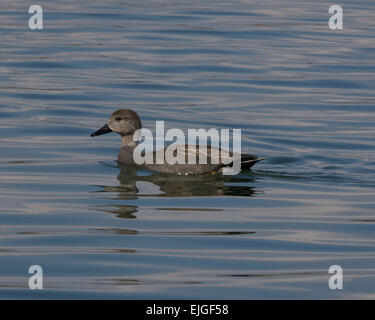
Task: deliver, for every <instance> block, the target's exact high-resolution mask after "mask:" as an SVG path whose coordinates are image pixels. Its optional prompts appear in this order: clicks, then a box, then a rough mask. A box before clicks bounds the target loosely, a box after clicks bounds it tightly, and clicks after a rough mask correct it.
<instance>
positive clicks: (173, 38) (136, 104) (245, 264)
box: [0, 0, 375, 299]
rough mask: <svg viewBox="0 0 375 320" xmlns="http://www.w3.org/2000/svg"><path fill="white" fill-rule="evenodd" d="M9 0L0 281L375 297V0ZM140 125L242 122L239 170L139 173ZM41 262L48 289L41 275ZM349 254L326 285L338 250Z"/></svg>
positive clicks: (11, 290) (1, 76)
mask: <svg viewBox="0 0 375 320" xmlns="http://www.w3.org/2000/svg"><path fill="white" fill-rule="evenodd" d="M38 4H40V5H41V6H42V7H43V9H44V14H45V15H44V30H43V31H31V30H29V29H28V27H27V23H28V17H29V15H28V13H27V11H28V5H29V4H25V3H24V1H15V0H12V1H10V0H3V1H2V9H1V12H0V17H1V20H0V21H1V27H0V28H1V33H0V40H1V49H0V96H1V101H0V150H1V156H0V179H1V180H0V203H1V206H0V297H1V298H27V299H28V298H73V299H75V298H125V299H127V298H132V299H137V298H147V299H154V298H159V299H164V298H176V299H178V298H193V299H196V298H221V299H252V298H259V299H268V298H303V299H305V298H329V299H331V298H375V293H374V284H375V255H374V251H375V250H374V249H375V246H374V245H375V236H374V234H375V233H374V231H375V224H374V221H375V211H374V209H375V197H374V190H375V171H374V165H375V148H374V147H375V129H374V122H375V108H374V103H375V82H374V80H375V76H374V71H375V69H374V54H375V32H374V31H375V24H374V12H375V11H374V10H375V7H374V6H373V2H372V1H354V0H350V1H349V0H348V1H340V5H342V6H343V9H344V30H341V31H339V30H337V31H333V30H329V28H328V24H327V22H328V19H329V16H330V15H329V14H328V7H329V5H330V4H328V3H327V2H326V1H301V0H298V1H297V0H295V1H283V3H282V4H280V3H279V1H275V0H266V1H264V0H262V1H240V0H237V1H220V0H215V1H196V0H193V1H188V2H187V1H143V2H139V1H119V0H110V1H106V2H105V4H104V3H103V2H102V1H99V0H93V1H87V2H85V1H81V2H78V3H77V2H76V1H71V0H67V1H56V2H54V3H51V2H50V1H42V0H41V1H39V2H38ZM124 107H126V108H131V109H133V110H135V111H137V112H138V113H139V114H140V116H141V118H142V121H143V125H144V127H146V128H150V129H154V127H155V120H164V121H166V126H167V127H168V128H174V127H176V128H180V129H182V130H184V131H185V132H186V130H187V129H188V128H206V129H209V128H217V129H221V128H242V141H243V144H242V149H243V150H244V151H245V152H249V153H251V154H255V155H258V156H262V157H263V156H265V157H267V160H266V161H263V162H261V163H259V164H257V165H256V166H255V167H254V170H253V171H252V172H250V173H249V172H247V173H241V174H240V175H238V176H235V177H217V176H209V177H202V176H198V177H193V176H188V177H175V176H163V175H158V174H151V173H148V172H139V173H137V174H129V173H127V172H126V170H124V169H123V170H121V168H119V167H118V166H117V164H116V162H115V160H116V156H117V152H118V148H119V145H120V139H119V137H118V136H116V135H115V134H109V135H106V136H102V137H97V138H95V139H93V138H90V137H89V134H90V133H91V132H92V131H94V130H96V129H98V128H99V127H100V126H101V125H103V124H104V123H105V122H106V120H107V118H108V116H109V115H110V113H111V112H112V111H114V110H116V109H119V108H124ZM34 264H37V265H40V266H42V267H43V271H44V287H45V289H44V290H39V291H38V290H37V291H35V290H33V291H32V290H29V289H28V286H27V282H28V277H29V276H30V275H29V274H28V273H27V270H28V268H29V266H30V265H34ZM331 265H340V266H341V267H342V268H343V270H344V289H343V290H330V289H329V287H328V279H329V276H330V275H329V274H328V268H329V267H330V266H331Z"/></svg>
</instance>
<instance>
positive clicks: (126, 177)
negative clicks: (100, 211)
mask: <svg viewBox="0 0 375 320" xmlns="http://www.w3.org/2000/svg"><path fill="white" fill-rule="evenodd" d="M117 179H118V180H119V182H120V185H119V186H117V187H105V190H104V191H111V192H117V193H118V197H119V198H121V199H136V198H138V196H141V195H142V196H159V197H161V196H163V197H192V196H194V197H204V196H241V197H251V196H252V195H254V194H255V193H256V192H257V191H256V190H255V189H254V188H253V187H251V186H249V183H252V182H254V179H253V178H252V177H251V176H250V175H249V174H242V175H237V176H223V175H220V174H215V175H212V174H205V175H188V176H182V175H181V176H179V175H170V174H160V173H150V172H143V171H142V172H139V171H137V170H136V169H134V168H128V167H127V168H122V170H121V172H120V174H119V175H118V176H117Z"/></svg>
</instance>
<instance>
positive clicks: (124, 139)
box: [121, 134, 138, 148]
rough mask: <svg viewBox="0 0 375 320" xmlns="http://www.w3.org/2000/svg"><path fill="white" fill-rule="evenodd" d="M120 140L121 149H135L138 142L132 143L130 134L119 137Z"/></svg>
mask: <svg viewBox="0 0 375 320" xmlns="http://www.w3.org/2000/svg"><path fill="white" fill-rule="evenodd" d="M121 140H122V146H123V147H134V148H135V147H136V146H137V144H138V141H134V140H133V135H132V134H129V135H126V136H125V135H124V136H121Z"/></svg>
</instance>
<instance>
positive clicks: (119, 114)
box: [91, 109, 265, 175]
mask: <svg viewBox="0 0 375 320" xmlns="http://www.w3.org/2000/svg"><path fill="white" fill-rule="evenodd" d="M141 127H142V124H141V121H140V119H139V117H138V115H137V113H135V112H134V111H132V110H128V109H123V110H117V111H115V112H113V113H112V115H111V117H110V120H109V121H108V123H107V124H106V125H104V126H103V127H102V128H100V129H99V130H98V131H96V132H94V133H92V134H91V136H92V137H94V136H97V135H102V134H105V133H109V132H112V131H113V132H116V133H119V134H120V135H121V138H122V147H121V149H120V151H119V154H118V159H117V161H118V162H119V163H120V164H122V165H128V166H136V163H135V162H134V158H133V152H134V149H135V148H136V147H137V142H136V141H134V140H133V135H134V133H135V132H136V131H137V130H138V129H141ZM190 148H191V147H189V146H187V145H186V146H180V147H179V149H178V152H182V153H183V154H184V156H185V159H186V161H185V164H178V163H176V164H168V163H167V162H166V161H165V162H164V163H163V164H157V163H155V162H156V161H155V159H156V151H155V152H154V153H153V160H154V163H153V164H144V165H142V166H141V167H144V168H146V169H148V170H151V171H155V172H161V173H171V174H183V175H186V174H204V173H213V172H221V171H222V168H223V167H228V166H229V167H230V166H231V165H232V163H228V162H227V161H224V159H222V158H221V153H219V154H220V157H219V161H218V163H217V164H215V163H212V162H213V161H211V159H212V158H211V152H214V150H215V149H214V148H211V147H210V146H207V150H205V151H207V152H205V154H206V156H207V164H202V163H196V164H191V163H188V161H187V160H188V154H189V152H190V154H191V152H193V153H194V152H195V156H196V159H198V155H199V153H200V152H203V151H201V150H199V146H197V147H196V148H194V149H193V151H191V149H190ZM216 150H217V149H216ZM229 156H230V157H232V156H233V154H232V153H231V152H229ZM240 158H241V170H249V169H250V168H251V167H252V166H253V165H254V164H256V163H257V162H259V161H261V160H264V159H265V158H258V157H256V156H252V155H249V154H241V156H240Z"/></svg>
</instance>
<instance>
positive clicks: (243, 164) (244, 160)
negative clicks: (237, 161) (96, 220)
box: [241, 155, 266, 170]
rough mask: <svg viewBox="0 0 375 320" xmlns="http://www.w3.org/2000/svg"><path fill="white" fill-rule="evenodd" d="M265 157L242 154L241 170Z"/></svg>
mask: <svg viewBox="0 0 375 320" xmlns="http://www.w3.org/2000/svg"><path fill="white" fill-rule="evenodd" d="M265 159H266V158H257V157H254V156H250V155H249V156H247V155H243V156H242V157H241V170H249V169H250V168H251V167H252V166H253V165H254V164H256V163H257V162H259V161H262V160H265Z"/></svg>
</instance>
